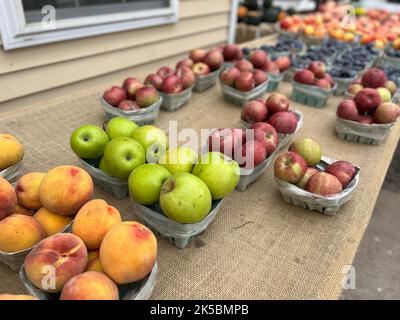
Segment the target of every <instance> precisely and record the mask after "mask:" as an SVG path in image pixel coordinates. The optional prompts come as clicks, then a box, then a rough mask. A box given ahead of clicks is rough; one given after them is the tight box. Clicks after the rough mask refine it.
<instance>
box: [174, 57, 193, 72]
mask: <svg viewBox="0 0 400 320" xmlns="http://www.w3.org/2000/svg"><path fill="white" fill-rule="evenodd" d="M193 65H194V61H193V60H192V59H189V58H188V59H184V60H181V61H179V62H178V63H177V64H176V67H175V69H179V68H182V67H189V68H191V67H193Z"/></svg>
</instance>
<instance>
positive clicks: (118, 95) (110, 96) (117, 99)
mask: <svg viewBox="0 0 400 320" xmlns="http://www.w3.org/2000/svg"><path fill="white" fill-rule="evenodd" d="M103 98H104V100H106V101H107V103H109V104H111V105H112V106H114V107H117V106H118V105H119V104H120V103H121V101H123V100H126V99H127V96H126V91H125V89H123V88H121V87H117V86H114V87H112V88H111V89H109V90H107V91H106V92H104V95H103Z"/></svg>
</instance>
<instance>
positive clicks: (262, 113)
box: [241, 100, 268, 123]
mask: <svg viewBox="0 0 400 320" xmlns="http://www.w3.org/2000/svg"><path fill="white" fill-rule="evenodd" d="M267 115H268V110H267V107H266V106H265V103H264V102H261V101H258V100H254V101H250V102H248V103H247V104H246V105H245V106H244V108H243V109H242V115H241V117H242V120H243V121H246V122H248V123H255V122H261V121H264V120H265V119H266V118H267Z"/></svg>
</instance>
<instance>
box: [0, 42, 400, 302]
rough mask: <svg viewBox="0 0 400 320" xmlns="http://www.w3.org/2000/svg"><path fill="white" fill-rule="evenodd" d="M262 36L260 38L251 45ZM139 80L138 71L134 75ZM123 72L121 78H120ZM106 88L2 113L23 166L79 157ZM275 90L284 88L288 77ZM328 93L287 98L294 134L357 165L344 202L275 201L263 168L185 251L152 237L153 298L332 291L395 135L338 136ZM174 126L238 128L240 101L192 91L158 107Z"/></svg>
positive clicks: (127, 207) (7, 286)
mask: <svg viewBox="0 0 400 320" xmlns="http://www.w3.org/2000/svg"><path fill="white" fill-rule="evenodd" d="M260 41H263V40H258V43H259V42H260ZM139 76H141V77H142V78H143V77H144V76H145V75H144V74H143V75H139ZM121 80H122V79H121ZM102 91H104V88H93V89H91V90H87V91H82V92H78V93H76V92H75V93H73V94H71V95H70V96H69V97H60V98H58V99H56V100H54V101H48V102H47V101H46V102H43V103H42V104H40V105H36V106H27V107H25V108H23V109H22V111H19V112H18V113H16V112H11V113H7V114H5V115H3V116H1V117H0V132H8V133H11V134H14V135H15V136H17V137H18V138H19V139H20V140H21V141H23V142H24V144H25V146H26V156H25V159H24V165H23V172H29V171H46V170H49V169H50V168H52V167H54V166H58V165H64V164H74V165H78V161H77V160H76V157H75V155H74V154H73V153H72V152H71V150H70V148H69V137H70V134H71V132H72V131H73V130H74V129H75V128H77V127H78V126H80V125H83V124H87V123H93V124H98V125H101V124H102V123H103V122H104V119H105V117H104V114H103V112H102V109H101V107H100V102H99V100H98V98H99V96H100V94H101V92H102ZM279 91H280V92H282V93H285V94H288V95H290V92H291V85H290V84H288V83H282V84H281V86H280V88H279ZM338 101H340V99H339V98H336V97H332V98H331V99H330V100H329V103H328V105H327V106H326V107H325V108H323V109H314V108H311V107H307V106H302V105H297V104H295V103H292V106H291V107H292V108H297V109H299V110H301V111H302V112H303V113H304V115H305V125H304V127H303V128H302V129H301V131H300V132H299V133H298V137H313V138H315V139H316V140H318V141H319V142H320V143H321V145H322V148H323V153H324V155H327V156H329V157H333V158H336V159H343V160H348V161H350V162H352V163H354V164H356V165H358V166H360V167H361V168H362V172H361V181H360V184H359V186H358V189H357V191H356V192H355V194H354V196H353V198H352V199H351V201H350V202H348V203H347V204H346V205H344V206H343V207H342V209H341V210H340V211H339V212H338V214H337V215H336V216H334V217H328V216H324V215H322V214H319V213H317V212H311V211H307V210H305V209H301V208H298V207H294V206H291V205H288V204H286V203H284V202H283V200H282V199H281V196H280V194H279V192H278V190H277V188H276V186H275V183H274V180H273V170H272V168H268V169H267V170H266V172H265V174H263V175H262V176H261V177H260V178H259V179H258V180H257V181H256V182H255V183H254V184H253V185H251V186H250V188H249V189H248V190H247V191H246V192H238V191H235V192H234V193H233V194H232V195H231V196H230V197H229V198H227V199H226V201H225V202H224V204H223V205H222V208H221V211H220V212H219V214H218V215H217V217H216V219H215V221H214V222H213V223H212V225H211V226H210V227H209V228H208V229H207V230H206V232H205V233H204V234H202V235H200V236H198V237H197V238H196V239H195V240H194V241H192V242H191V243H190V245H189V246H188V247H187V248H186V249H184V250H179V249H176V248H175V247H174V246H173V245H171V244H170V243H169V242H168V241H166V240H164V239H161V238H158V240H159V256H158V262H159V266H160V271H159V275H158V280H157V284H156V287H155V290H154V293H153V296H152V298H153V299H316V298H318V299H336V298H338V297H339V295H340V292H341V281H342V278H343V276H344V274H343V273H342V268H343V267H344V266H345V265H349V264H351V263H352V261H353V258H354V255H355V253H356V250H357V247H358V245H359V243H360V241H361V238H362V236H363V233H364V231H365V229H366V227H367V224H368V222H369V219H370V218H371V215H372V211H373V208H374V205H375V202H376V200H377V197H378V194H379V190H380V188H381V185H382V182H383V179H384V177H385V174H386V171H387V168H388V166H389V164H390V161H391V158H392V155H393V152H394V150H395V148H396V144H397V141H398V138H399V135H400V125H397V126H396V127H394V128H393V130H392V133H391V135H390V136H389V138H388V139H387V140H386V141H385V142H384V143H383V144H382V145H380V146H369V145H360V144H354V143H350V142H346V141H342V140H340V139H339V138H337V137H336V135H335V128H334V124H335V110H336V106H337V104H338ZM169 119H172V120H177V121H178V123H179V127H180V129H182V128H195V129H197V130H200V129H201V128H220V127H232V126H239V119H240V108H238V107H236V106H234V105H232V104H230V103H227V102H225V101H224V100H223V99H222V97H221V93H220V88H219V86H216V87H214V88H211V89H209V90H208V91H206V92H203V93H195V94H194V95H193V98H192V100H191V102H190V104H188V105H187V106H185V107H184V108H183V109H181V110H179V111H178V112H175V113H165V112H162V114H161V116H160V118H159V119H158V121H157V122H156V124H157V125H158V126H160V127H161V128H163V129H167V128H168V120H169ZM95 197H96V198H104V199H105V200H106V201H108V202H109V203H110V204H111V205H113V206H116V207H117V208H118V209H119V210H120V211H121V213H122V214H123V216H124V218H125V219H135V211H134V209H133V208H132V205H131V203H130V202H129V200H128V199H126V200H117V199H115V198H113V197H111V196H110V195H108V194H106V193H104V192H103V191H102V190H100V189H99V188H97V187H96V190H95ZM2 292H8V293H21V292H22V288H21V285H20V283H19V279H18V276H17V275H16V274H14V273H12V272H11V271H10V270H9V269H8V268H7V267H5V266H4V265H2V264H0V293H2Z"/></svg>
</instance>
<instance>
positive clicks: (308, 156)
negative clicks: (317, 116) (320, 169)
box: [289, 138, 322, 167]
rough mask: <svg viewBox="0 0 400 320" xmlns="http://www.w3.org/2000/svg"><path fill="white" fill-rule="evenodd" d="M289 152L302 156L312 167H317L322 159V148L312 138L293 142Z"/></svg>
mask: <svg viewBox="0 0 400 320" xmlns="http://www.w3.org/2000/svg"><path fill="white" fill-rule="evenodd" d="M289 151H293V152H296V153H297V154H299V155H301V156H302V157H303V158H304V160H305V161H306V162H307V165H308V166H310V167H314V166H316V165H317V164H318V163H319V162H320V161H321V157H322V151H321V146H320V145H319V143H318V142H317V141H315V140H313V139H311V138H305V139H297V140H295V141H293V142H292V144H291V145H290V147H289Z"/></svg>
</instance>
